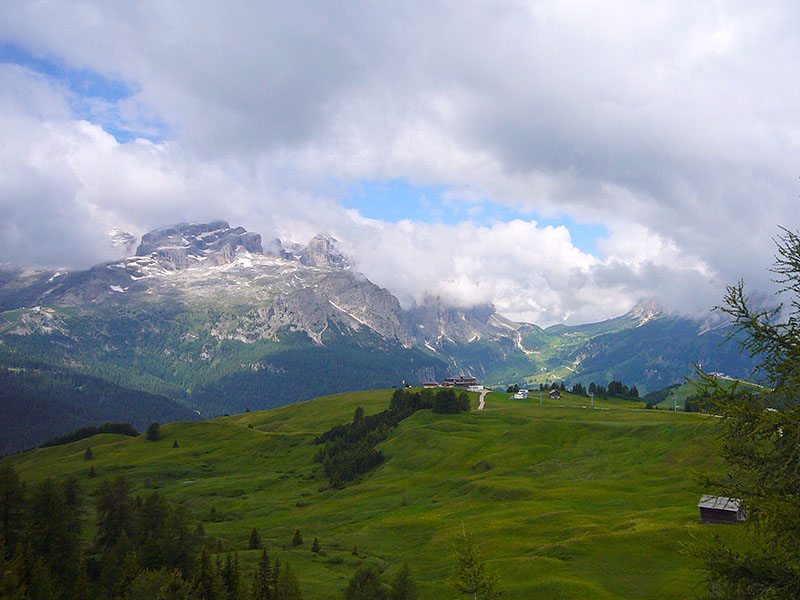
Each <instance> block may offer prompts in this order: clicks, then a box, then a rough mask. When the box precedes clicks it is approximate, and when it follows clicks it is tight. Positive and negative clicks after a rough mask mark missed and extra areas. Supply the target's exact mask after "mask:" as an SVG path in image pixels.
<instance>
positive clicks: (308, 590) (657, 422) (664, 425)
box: [12, 390, 743, 600]
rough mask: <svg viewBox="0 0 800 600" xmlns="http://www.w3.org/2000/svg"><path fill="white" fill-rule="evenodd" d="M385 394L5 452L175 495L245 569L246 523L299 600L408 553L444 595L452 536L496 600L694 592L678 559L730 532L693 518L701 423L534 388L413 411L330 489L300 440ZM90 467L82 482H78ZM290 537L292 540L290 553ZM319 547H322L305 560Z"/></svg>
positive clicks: (700, 418) (24, 469)
mask: <svg viewBox="0 0 800 600" xmlns="http://www.w3.org/2000/svg"><path fill="white" fill-rule="evenodd" d="M391 394H392V390H379V391H372V392H358V393H349V394H340V395H336V396H329V397H325V398H319V399H316V400H311V401H308V402H302V403H298V404H294V405H291V406H286V407H283V408H279V409H274V410H270V411H265V412H257V413H255V412H254V413H244V414H239V415H234V416H231V417H223V418H219V419H214V420H211V421H206V422H201V423H172V424H168V425H164V426H162V428H161V433H162V439H161V440H160V441H158V442H150V441H147V440H146V438H145V437H144V436H139V437H137V438H127V437H123V436H116V435H108V434H104V435H100V436H95V437H93V438H90V439H86V440H82V441H80V442H76V443H73V444H69V445H65V446H60V447H54V448H45V449H37V450H32V451H29V452H26V453H23V454H20V455H17V456H15V457H13V458H12V460H13V461H14V463H15V466H16V467H17V469H18V470H19V472H20V474H21V476H22V478H23V479H25V480H26V482H27V483H28V485H30V484H33V483H36V482H37V481H40V480H42V479H43V478H45V477H48V476H52V475H62V474H67V473H74V474H77V475H78V476H80V477H81V480H82V481H83V482H84V485H85V488H86V490H87V493H88V494H90V495H91V493H92V490H93V489H94V487H95V486H96V485H97V483H98V482H99V480H100V478H101V477H104V476H116V475H119V474H123V475H125V476H126V477H128V478H130V479H131V480H132V481H133V482H134V484H135V486H136V488H137V491H138V493H143V494H144V493H147V492H148V491H149V490H159V491H160V492H162V493H164V494H165V495H166V496H168V497H169V498H170V499H172V500H174V501H178V502H184V503H185V504H187V505H188V506H189V507H190V508H191V509H192V511H193V512H194V513H195V515H196V516H197V517H198V518H200V519H202V520H203V525H204V527H205V529H206V532H207V534H208V536H209V537H210V538H212V539H213V538H219V539H220V540H221V543H222V545H223V547H224V549H225V551H230V550H237V551H238V552H239V557H240V560H241V561H242V563H243V566H244V573H245V574H249V571H250V568H251V566H252V565H253V564H254V563H255V561H256V559H257V557H258V552H257V551H249V550H247V546H248V539H249V536H250V532H251V530H252V529H253V528H254V527H255V528H257V529H258V531H259V533H260V534H261V537H262V539H263V541H264V545H265V547H267V548H268V549H269V551H270V553H271V554H273V555H274V554H279V555H280V556H281V560H284V559H286V560H289V561H290V562H291V564H292V566H293V567H294V569H295V570H296V572H297V573H298V576H299V578H300V582H301V587H302V591H303V595H304V598H306V599H307V600H315V599H324V598H332V597H337V596H340V592H341V591H342V590H343V589H344V587H345V586H346V584H347V581H348V579H349V578H350V577H351V576H352V574H353V572H354V571H355V569H356V568H357V567H358V566H359V565H360V564H361V563H363V562H365V561H366V562H369V563H372V564H374V565H375V566H377V567H378V568H379V569H380V570H381V571H382V572H383V573H384V576H385V577H390V576H391V575H392V574H393V573H394V572H395V571H396V570H397V569H398V568H399V567H400V566H401V565H402V563H403V561H407V562H408V563H409V564H410V566H411V569H412V572H413V574H414V576H415V578H416V579H417V580H418V582H419V584H420V591H421V598H423V599H426V600H427V599H429V600H434V599H443V598H453V597H455V594H454V593H453V591H452V589H451V587H450V586H449V584H448V581H447V579H448V576H449V574H450V572H451V567H452V562H453V560H452V559H453V543H454V542H455V540H456V537H457V535H458V534H459V533H460V532H461V530H462V528H467V529H468V530H470V531H471V532H472V533H473V534H474V536H475V537H476V538H477V539H478V540H479V542H480V544H481V547H482V550H483V554H484V556H485V558H486V559H487V562H488V563H489V564H490V565H491V567H492V568H493V569H494V570H495V571H496V572H497V573H498V574H499V577H500V581H501V583H502V587H503V588H504V589H505V590H506V591H507V594H506V596H505V597H506V598H509V599H520V600H522V599H530V598H545V599H587V600H588V599H593V600H604V599H607V600H617V599H618V600H622V599H633V598H659V599H672V598H674V599H684V598H688V597H697V596H698V595H700V587H699V586H700V585H701V580H702V573H701V572H700V571H699V570H698V569H697V566H696V564H695V561H694V559H693V558H692V557H691V556H690V554H689V553H688V552H687V549H688V548H690V547H691V546H692V545H693V544H698V543H702V542H703V540H705V539H708V538H709V537H710V536H711V535H712V534H715V533H717V534H721V535H723V536H724V537H726V538H735V537H737V536H739V535H740V533H741V532H742V531H743V529H742V528H741V527H736V526H733V527H731V526H707V525H701V524H700V522H699V518H698V510H697V508H696V505H697V501H698V499H699V497H700V495H701V494H702V493H703V491H704V490H702V489H700V488H699V487H698V484H697V483H696V481H695V479H694V474H695V473H697V472H701V471H714V470H716V469H719V468H720V465H719V463H718V462H717V461H716V459H715V458H714V452H713V421H714V419H713V418H712V417H708V416H706V415H700V414H685V413H681V412H678V413H675V412H671V411H663V410H660V411H659V410H644V409H643V408H642V404H641V403H633V402H627V401H622V400H615V399H609V400H605V401H603V400H598V399H596V401H595V405H594V407H592V406H590V405H589V400H588V399H585V398H580V397H577V396H572V395H571V394H564V397H563V398H562V399H561V400H560V401H552V400H550V399H549V398H548V397H546V396H545V398H544V399H543V401H542V403H541V404H540V402H539V397H538V394H533V395H532V397H531V398H530V399H529V400H511V399H509V397H508V395H507V394H502V393H497V392H494V393H490V394H489V395H488V396H487V398H486V408H485V410H483V411H480V412H479V411H476V410H474V409H475V407H476V406H477V394H473V411H472V412H470V413H468V414H460V415H436V414H433V413H432V412H431V411H429V410H424V411H419V412H417V413H415V414H414V415H413V416H411V417H410V418H408V419H407V420H405V421H403V422H402V423H401V424H400V426H399V427H398V428H396V429H395V430H394V431H393V432H392V434H391V435H390V437H389V439H388V440H386V441H385V442H384V443H382V444H381V445H380V448H381V449H382V450H383V452H384V453H385V455H386V456H387V458H388V459H387V461H386V462H385V463H384V464H383V465H381V466H380V467H379V468H378V469H376V470H375V471H373V472H371V473H368V474H366V475H364V476H362V477H361V478H360V479H358V480H357V481H356V482H354V483H352V484H350V485H348V486H347V487H344V488H342V489H333V488H330V487H329V485H328V482H327V480H326V478H325V476H324V474H323V472H322V468H321V467H320V466H319V465H317V464H315V463H314V462H313V456H314V453H315V452H316V450H317V447H316V446H315V445H314V443H313V441H314V436H316V435H318V434H320V433H321V432H323V431H324V430H326V429H327V428H329V427H331V426H332V425H335V424H338V423H342V422H345V421H348V420H350V418H351V417H352V415H353V412H354V411H355V409H356V407H357V406H363V407H364V409H365V410H366V412H367V413H375V412H378V411H381V410H383V409H384V408H386V407H387V406H388V403H389V399H390V397H391ZM176 440H177V442H178V447H177V448H174V447H173V444H174V442H175V441H176ZM87 446H91V448H92V450H93V454H94V459H93V460H91V461H87V460H84V451H85V449H86V447H87ZM92 465H93V466H94V468H95V470H96V472H97V475H98V477H97V478H96V479H90V478H88V477H87V473H88V471H89V468H90V466H92ZM212 509H213V511H214V513H215V514H216V518H215V519H213V520H212V519H211V518H210V516H211V513H212ZM90 520H91V519H90ZM295 529H299V530H300V532H301V534H302V535H303V538H304V540H305V543H304V545H303V546H301V547H300V548H294V549H293V548H291V547H290V540H291V538H292V534H293V532H294V531H295ZM91 535H92V531H91V528H89V530H88V531H87V536H89V537H91ZM315 537H317V538H319V540H320V544H321V546H322V552H320V553H313V552H311V551H310V548H311V543H312V541H313V539H314V538H315ZM354 546H355V547H356V548H357V550H358V552H357V554H356V555H354V554H353V549H354ZM248 577H249V575H248ZM248 581H249V579H248Z"/></svg>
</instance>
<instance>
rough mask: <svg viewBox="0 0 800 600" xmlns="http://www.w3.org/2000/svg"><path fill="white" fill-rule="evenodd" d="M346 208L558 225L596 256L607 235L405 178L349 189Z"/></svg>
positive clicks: (381, 214)
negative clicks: (465, 197)
mask: <svg viewBox="0 0 800 600" xmlns="http://www.w3.org/2000/svg"><path fill="white" fill-rule="evenodd" d="M342 203H343V204H344V206H345V207H347V208H351V209H355V210H358V212H359V213H360V214H361V215H363V216H364V217H367V218H370V219H378V220H381V221H390V222H392V223H397V222H398V221H402V220H404V219H407V220H409V221H419V222H423V223H444V224H447V225H454V224H456V223H461V222H463V221H474V222H477V223H491V222H496V221H500V222H504V223H507V222H509V221H513V220H514V219H521V220H523V221H536V222H537V223H538V225H539V226H540V227H546V226H548V225H550V226H553V227H558V226H560V225H563V226H565V227H566V228H567V229H569V232H570V235H571V237H572V243H573V244H574V245H575V247H576V248H578V249H580V250H581V251H583V252H586V253H589V254H593V255H595V256H599V255H600V252H599V250H598V248H597V239H598V238H603V237H607V236H608V230H607V229H606V227H605V226H604V225H594V224H593V225H588V224H581V223H577V222H576V221H575V220H574V219H573V218H572V217H570V216H568V215H559V217H557V218H543V217H541V216H539V215H537V214H534V213H530V212H522V211H520V210H517V209H515V208H513V207H511V206H506V205H503V204H498V203H496V202H493V201H492V200H491V199H489V198H486V197H481V196H480V195H478V196H477V197H475V198H472V199H469V200H464V199H460V198H459V194H457V193H455V192H454V191H453V189H452V188H451V187H450V186H446V185H435V186H430V185H424V186H418V185H412V184H411V183H409V182H408V181H406V180H404V179H392V180H389V181H385V182H380V181H364V182H360V183H357V184H354V185H352V186H350V187H349V188H348V189H347V192H346V193H345V194H344V198H343V200H342Z"/></svg>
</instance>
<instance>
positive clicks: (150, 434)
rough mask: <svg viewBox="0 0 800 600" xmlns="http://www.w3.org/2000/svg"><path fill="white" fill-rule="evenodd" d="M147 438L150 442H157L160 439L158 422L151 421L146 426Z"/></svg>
mask: <svg viewBox="0 0 800 600" xmlns="http://www.w3.org/2000/svg"><path fill="white" fill-rule="evenodd" d="M147 439H148V440H150V441H151V442H157V441H158V440H160V439H161V428H160V426H159V424H158V423H155V422H154V423H151V424H150V427H148V428H147Z"/></svg>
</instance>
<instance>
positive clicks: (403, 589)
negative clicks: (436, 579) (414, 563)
mask: <svg viewBox="0 0 800 600" xmlns="http://www.w3.org/2000/svg"><path fill="white" fill-rule="evenodd" d="M418 596H419V592H418V591H417V582H416V581H414V579H413V578H412V577H411V569H410V568H409V566H408V563H403V566H402V568H401V569H400V570H399V571H398V572H397V574H396V575H395V576H394V578H393V579H392V583H391V586H390V589H389V600H417V598H418Z"/></svg>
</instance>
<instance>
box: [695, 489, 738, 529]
mask: <svg viewBox="0 0 800 600" xmlns="http://www.w3.org/2000/svg"><path fill="white" fill-rule="evenodd" d="M697 507H698V508H699V509H700V518H701V519H703V523H741V522H742V521H744V520H745V519H746V518H747V514H746V513H745V511H744V509H743V508H742V501H741V500H739V499H738V498H726V497H724V496H711V495H706V496H703V497H702V498H700V502H698V504H697Z"/></svg>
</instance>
